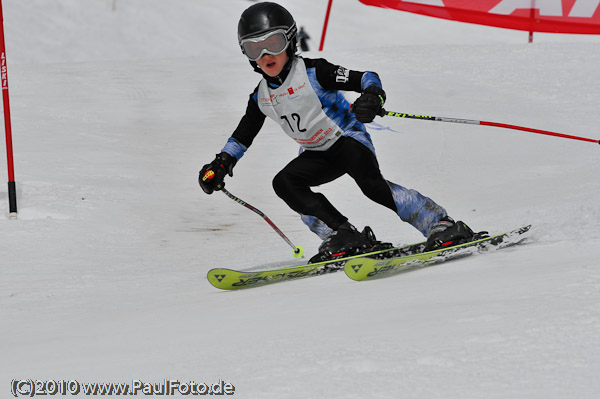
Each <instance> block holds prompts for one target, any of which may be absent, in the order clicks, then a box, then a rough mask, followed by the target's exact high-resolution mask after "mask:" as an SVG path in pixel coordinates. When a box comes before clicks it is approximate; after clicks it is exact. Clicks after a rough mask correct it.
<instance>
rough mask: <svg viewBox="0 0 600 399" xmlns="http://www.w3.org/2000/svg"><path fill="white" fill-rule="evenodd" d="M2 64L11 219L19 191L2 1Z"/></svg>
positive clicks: (0, 31) (14, 211) (0, 12)
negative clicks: (16, 180)
mask: <svg viewBox="0 0 600 399" xmlns="http://www.w3.org/2000/svg"><path fill="white" fill-rule="evenodd" d="M0 62H1V74H2V100H3V103H4V129H5V131H6V159H7V163H8V204H9V217H10V218H11V219H16V218H17V189H16V184H15V165H14V161H13V149H12V129H11V125H10V104H9V101H8V72H7V67H6V46H5V44H4V14H3V13H2V0H0Z"/></svg>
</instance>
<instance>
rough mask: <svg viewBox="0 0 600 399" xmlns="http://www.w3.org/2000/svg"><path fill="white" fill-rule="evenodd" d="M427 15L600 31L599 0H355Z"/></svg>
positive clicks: (532, 28)
mask: <svg viewBox="0 0 600 399" xmlns="http://www.w3.org/2000/svg"><path fill="white" fill-rule="evenodd" d="M359 1H360V2H361V3H364V4H366V5H369V6H376V7H382V8H392V9H396V10H401V11H408V12H412V13H415V14H422V15H427V16H430V17H436V18H443V19H451V20H455V21H461V22H469V23H473V24H480V25H489V26H497V27H500V28H508V29H517V30H524V31H529V32H551V33H580V34H596V35H597V34H600V7H599V6H600V0H410V1H401V0H359Z"/></svg>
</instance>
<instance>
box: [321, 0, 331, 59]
mask: <svg viewBox="0 0 600 399" xmlns="http://www.w3.org/2000/svg"><path fill="white" fill-rule="evenodd" d="M331 3H333V0H329V3H328V4H327V12H326V13H325V22H324V23H323V33H321V43H320V44H319V51H323V45H324V44H325V34H326V33H327V25H328V24H329V14H330V13H331Z"/></svg>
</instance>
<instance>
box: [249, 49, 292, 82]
mask: <svg viewBox="0 0 600 399" xmlns="http://www.w3.org/2000/svg"><path fill="white" fill-rule="evenodd" d="M287 61H288V55H287V51H284V52H283V53H281V54H278V55H272V54H265V55H263V56H262V57H261V58H260V59H259V60H258V61H256V63H257V64H258V66H259V68H260V69H262V70H263V72H264V73H266V74H267V75H269V76H271V77H275V76H278V75H279V74H280V73H281V70H282V69H283V67H284V66H285V63H286V62H287Z"/></svg>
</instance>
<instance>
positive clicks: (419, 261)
mask: <svg viewBox="0 0 600 399" xmlns="http://www.w3.org/2000/svg"><path fill="white" fill-rule="evenodd" d="M530 228H531V225H528V226H524V227H521V228H519V229H516V230H513V231H510V232H507V233H502V234H498V235H495V236H491V237H489V236H488V237H485V238H480V239H476V240H474V241H470V242H467V243H464V244H460V245H456V246H452V247H448V248H442V249H438V250H435V251H429V252H422V253H415V254H410V255H404V256H402V255H401V256H394V257H388V258H387V259H376V258H372V257H369V254H366V255H363V256H360V257H356V258H354V259H350V260H348V261H347V262H345V264H344V272H345V273H346V275H347V276H348V277H350V278H351V279H352V280H356V281H363V280H369V279H373V278H379V277H383V276H390V275H394V274H398V273H402V272H406V271H409V270H415V269H421V268H423V267H427V266H431V265H434V264H438V263H441V262H446V261H448V260H452V259H458V258H462V257H465V256H469V255H472V254H475V253H482V252H486V251H489V250H491V249H501V248H506V247H509V246H512V245H517V244H521V243H523V242H524V241H525V240H526V239H527V237H526V236H524V234H525V233H526V232H528V231H529V229H530Z"/></svg>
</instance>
